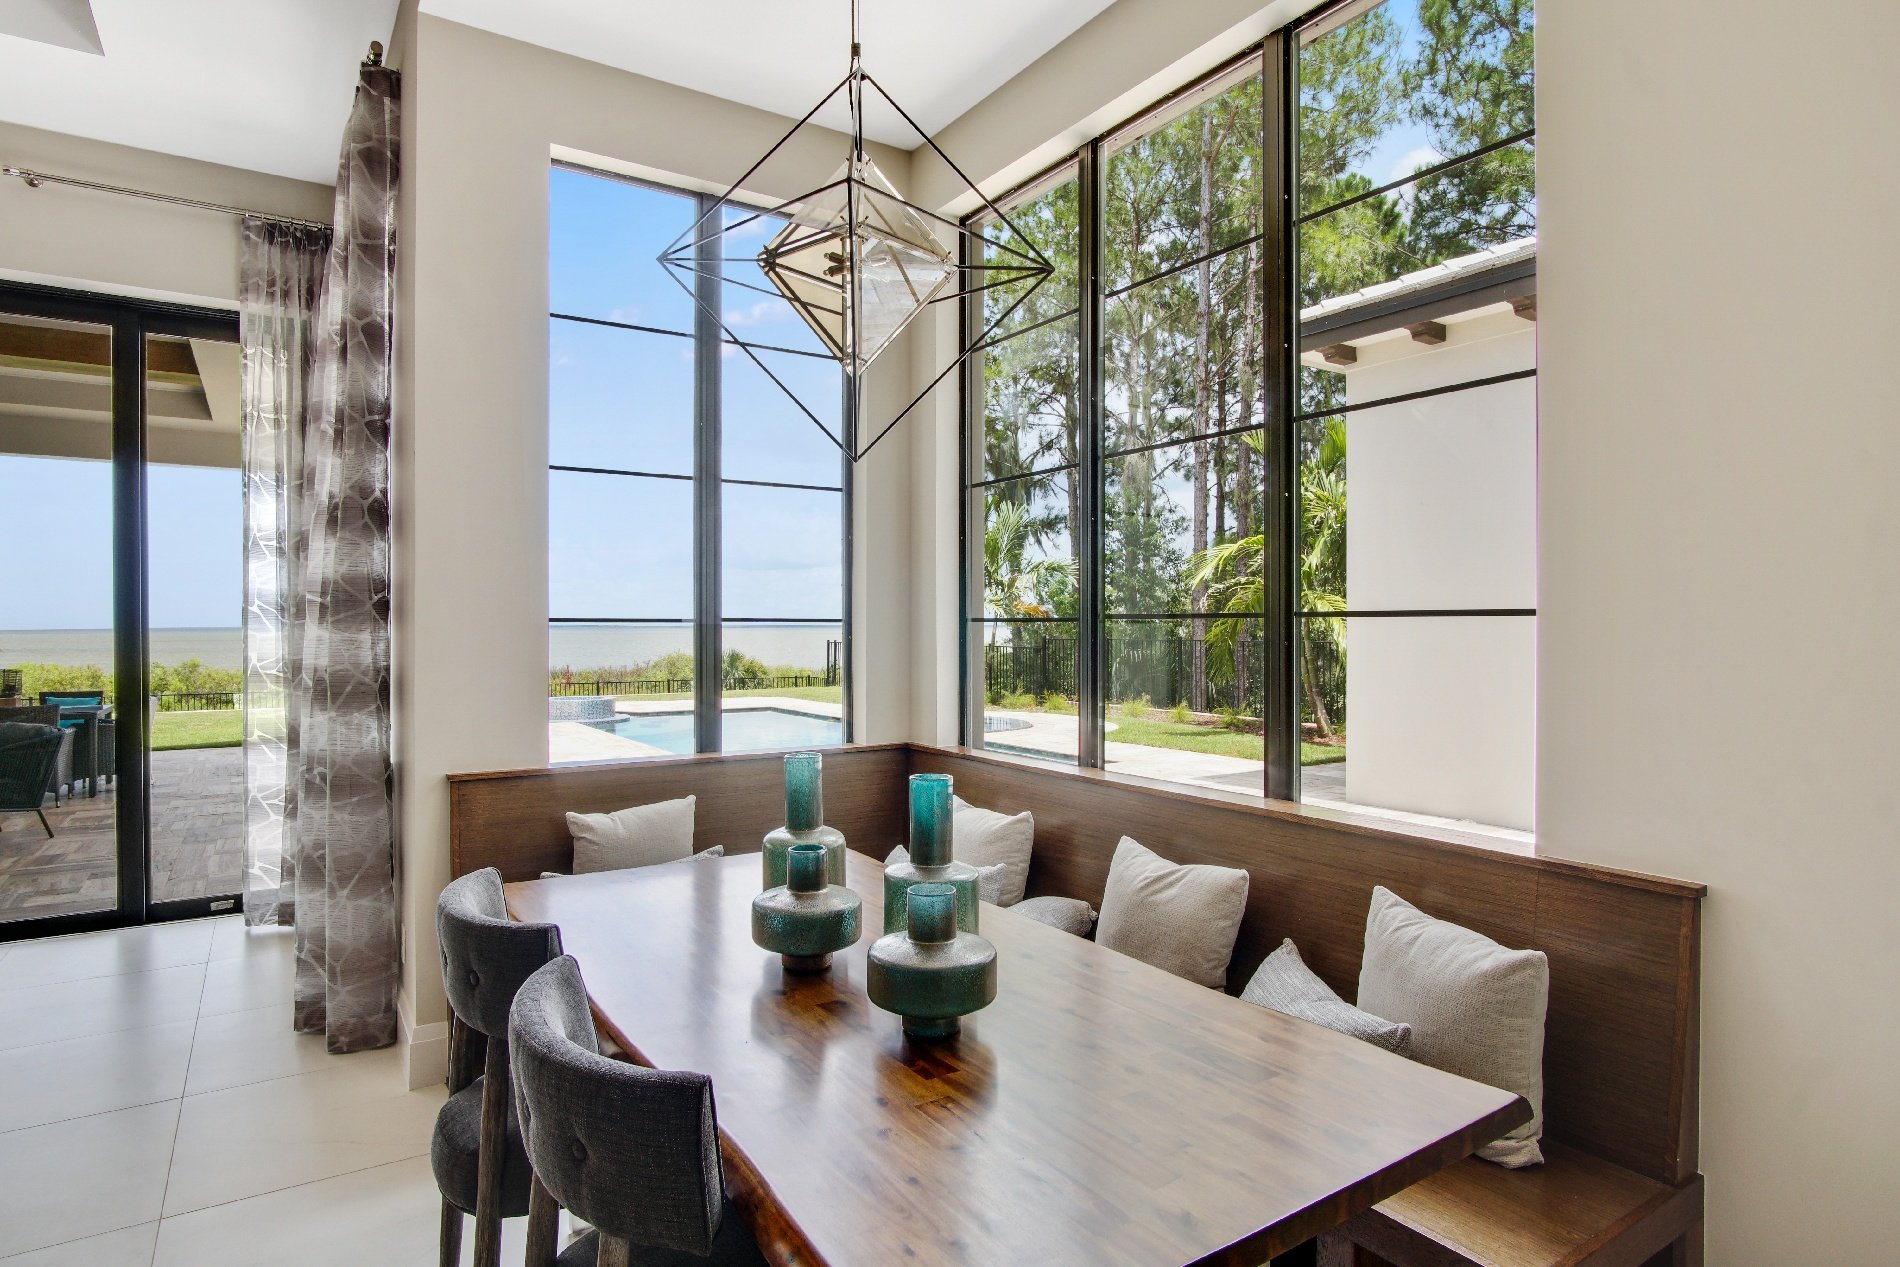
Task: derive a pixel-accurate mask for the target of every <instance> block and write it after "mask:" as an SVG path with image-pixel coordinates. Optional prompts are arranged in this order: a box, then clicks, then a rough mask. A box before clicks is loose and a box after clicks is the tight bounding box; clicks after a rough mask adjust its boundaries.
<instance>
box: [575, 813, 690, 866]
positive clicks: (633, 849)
mask: <svg viewBox="0 0 1900 1267" xmlns="http://www.w3.org/2000/svg"><path fill="white" fill-rule="evenodd" d="M696 801H697V798H695V797H691V796H683V797H681V798H679V799H678V800H676V801H660V802H658V803H657V804H653V805H635V806H633V807H632V808H630V809H622V810H615V811H614V812H613V813H611V814H569V815H568V816H567V833H568V835H570V836H572V837H573V838H574V874H575V875H585V874H587V873H588V872H590V871H619V870H621V869H623V868H626V867H650V866H652V865H653V864H654V863H656V862H677V861H679V860H680V859H682V858H686V857H690V856H691V854H692V852H693V807H694V805H695V803H696Z"/></svg>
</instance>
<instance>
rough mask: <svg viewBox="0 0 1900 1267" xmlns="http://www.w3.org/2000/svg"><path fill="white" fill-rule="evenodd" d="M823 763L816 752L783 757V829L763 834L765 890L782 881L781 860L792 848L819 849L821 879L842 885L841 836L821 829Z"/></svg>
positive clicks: (823, 785)
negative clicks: (822, 849)
mask: <svg viewBox="0 0 1900 1267" xmlns="http://www.w3.org/2000/svg"><path fill="white" fill-rule="evenodd" d="M824 773H825V759H824V757H823V756H822V755H821V754H819V753H816V752H791V753H787V754H786V755H785V826H783V827H779V828H776V829H774V830H773V831H771V832H769V833H767V834H766V837H765V849H764V850H763V852H762V858H763V861H762V863H761V866H762V867H763V868H764V872H765V877H764V878H765V884H764V886H763V887H765V888H768V889H774V888H777V887H778V886H779V885H781V884H784V883H785V881H786V870H785V856H786V854H787V852H788V851H790V849H791V847H792V846H793V845H823V846H824V847H825V876H826V878H827V879H829V880H830V882H831V883H833V884H843V883H844V849H845V844H844V833H843V832H841V831H839V830H838V829H837V828H835V827H827V826H825V780H824Z"/></svg>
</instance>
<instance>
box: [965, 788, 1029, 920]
mask: <svg viewBox="0 0 1900 1267" xmlns="http://www.w3.org/2000/svg"><path fill="white" fill-rule="evenodd" d="M954 801H955V805H956V812H955V813H954V814H953V815H952V816H951V819H950V832H951V841H952V845H951V848H952V851H953V852H954V853H955V854H956V857H957V861H959V862H967V863H969V864H970V865H971V866H973V867H975V868H977V869H978V870H979V871H980V870H982V869H983V868H984V867H992V866H999V865H1000V866H1001V867H1002V868H1003V879H1002V884H1001V887H1000V889H999V890H998V893H997V896H996V897H995V898H994V899H991V898H987V897H986V898H984V899H983V900H984V901H986V902H988V901H992V900H993V901H994V902H995V903H996V905H998V906H1014V905H1016V903H1018V902H1020V901H1022V900H1023V894H1024V893H1025V892H1026V891H1027V890H1028V888H1029V855H1030V853H1031V851H1033V850H1034V848H1035V846H1036V820H1035V819H1034V818H1032V817H1030V814H1029V811H1028V810H1024V811H1023V812H1022V813H1020V814H999V813H997V812H996V811H995V810H988V809H984V808H983V807H982V806H980V805H972V804H970V803H969V802H968V801H966V800H964V799H963V798H962V797H961V796H959V797H955V798H954Z"/></svg>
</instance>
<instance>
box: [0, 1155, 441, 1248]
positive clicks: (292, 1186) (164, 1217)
mask: <svg viewBox="0 0 1900 1267" xmlns="http://www.w3.org/2000/svg"><path fill="white" fill-rule="evenodd" d="M428 1155H429V1149H428V1146H427V1145H424V1147H423V1149H422V1151H421V1152H416V1153H410V1154H408V1155H407V1156H403V1157H392V1158H390V1159H389V1160H388V1161H379V1162H377V1163H376V1164H375V1165H373V1166H357V1167H355V1168H353V1169H350V1170H339V1171H337V1172H336V1173H335V1174H333V1175H325V1176H323V1177H322V1178H321V1179H305V1180H303V1181H302V1182H301V1183H287V1184H285V1185H284V1186H283V1187H281V1188H268V1189H266V1190H265V1191H263V1192H253V1193H251V1194H249V1195H248V1196H242V1197H232V1198H231V1199H230V1200H228V1201H213V1202H212V1203H211V1204H210V1205H200V1206H195V1207H193V1208H192V1209H189V1210H180V1211H178V1213H176V1214H165V1213H162V1211H163V1210H164V1206H163V1205H161V1206H160V1207H159V1209H160V1211H161V1213H160V1214H159V1216H158V1219H157V1222H158V1224H159V1227H160V1229H161V1230H163V1228H164V1225H165V1224H167V1223H169V1222H171V1221H172V1220H173V1219H182V1218H186V1217H188V1216H189V1215H193V1214H202V1213H204V1212H205V1211H206V1210H219V1209H223V1208H224V1207H225V1206H227V1205H237V1204H238V1203H239V1202H243V1201H255V1200H257V1199H258V1198H259V1197H272V1196H276V1195H277V1194H279V1193H282V1192H295V1191H296V1190H297V1189H298V1188H308V1187H310V1186H311V1185H312V1184H318V1183H329V1182H330V1181H331V1180H332V1179H345V1178H348V1177H349V1176H350V1175H361V1174H366V1173H368V1172H369V1171H372V1170H381V1169H383V1168H384V1167H386V1166H400V1165H402V1164H403V1163H404V1162H407V1161H414V1160H416V1159H417V1158H418V1157H427V1156H428ZM126 1226H128V1227H130V1226H134V1225H132V1224H127V1225H126ZM80 1239H82V1240H83V1239H84V1238H83V1237H81V1238H80ZM153 1244H154V1245H156V1244H157V1238H153ZM5 1261H6V1260H5V1259H0V1262H5Z"/></svg>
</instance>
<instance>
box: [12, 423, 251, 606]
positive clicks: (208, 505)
mask: <svg viewBox="0 0 1900 1267" xmlns="http://www.w3.org/2000/svg"><path fill="white" fill-rule="evenodd" d="M147 495H148V497H149V499H150V523H151V604H152V626H153V627H154V628H160V629H165V628H235V627H236V626H237V624H238V622H239V620H240V618H241V616H242V612H243V607H244V508H243V500H242V497H243V493H242V488H241V486H240V483H239V476H238V472H237V471H235V470H219V469H214V468H205V467H192V466H154V467H152V468H151V474H150V483H149V485H148V486H147ZM0 506H4V507H6V511H7V522H8V524H9V528H8V532H7V537H6V548H5V549H0V628H4V629H106V628H110V627H111V624H112V467H111V464H110V463H107V462H102V461H80V460H75V459H67V458H37V457H14V456H0Z"/></svg>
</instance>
